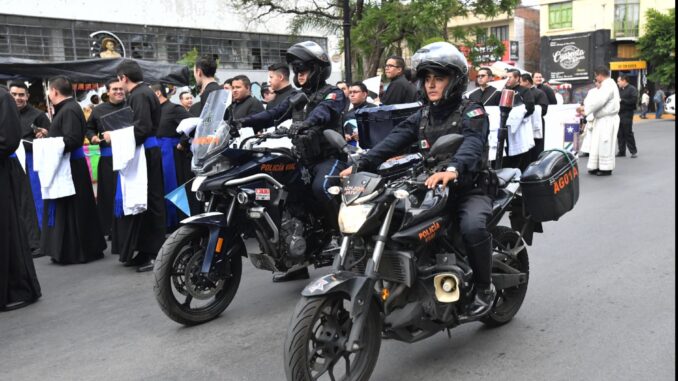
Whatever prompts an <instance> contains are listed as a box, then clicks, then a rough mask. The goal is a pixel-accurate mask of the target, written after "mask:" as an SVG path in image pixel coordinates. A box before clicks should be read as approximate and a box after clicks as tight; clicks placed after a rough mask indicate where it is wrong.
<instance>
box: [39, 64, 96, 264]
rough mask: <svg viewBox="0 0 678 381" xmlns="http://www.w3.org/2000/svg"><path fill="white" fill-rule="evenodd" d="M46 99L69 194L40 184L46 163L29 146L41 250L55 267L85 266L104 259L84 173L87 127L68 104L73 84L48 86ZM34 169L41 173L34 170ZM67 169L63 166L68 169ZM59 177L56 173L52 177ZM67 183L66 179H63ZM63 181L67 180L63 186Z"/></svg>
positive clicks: (72, 104)
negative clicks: (36, 178)
mask: <svg viewBox="0 0 678 381" xmlns="http://www.w3.org/2000/svg"><path fill="white" fill-rule="evenodd" d="M49 99H50V101H52V104H54V111H55V114H54V120H53V121H52V126H51V128H50V129H49V132H48V135H47V137H48V138H61V139H62V140H63V158H62V160H68V161H69V162H70V168H68V167H67V168H66V169H67V170H68V169H70V174H71V178H72V181H71V183H72V186H73V187H74V191H73V192H72V193H71V192H65V193H62V192H61V190H62V189H66V187H65V186H64V185H65V183H58V182H57V181H56V179H55V180H53V181H52V182H51V183H49V184H46V183H45V182H43V181H42V179H43V173H42V172H41V171H42V170H48V169H49V168H43V167H47V164H55V163H48V162H46V161H41V160H40V159H39V157H38V152H36V151H39V150H38V148H39V147H38V145H39V144H38V143H42V140H49V139H37V140H35V141H34V147H33V148H34V154H35V156H33V159H34V160H35V161H36V162H35V163H33V164H34V167H35V168H36V171H38V174H39V175H40V184H41V187H42V198H43V200H44V212H43V218H42V237H41V244H40V246H41V247H42V251H43V252H44V253H45V255H48V256H50V257H51V258H52V262H55V263H59V264H72V263H85V262H90V261H93V260H95V259H100V258H102V257H103V256H104V250H105V249H106V241H105V240H104V233H103V230H102V229H101V223H100V222H99V215H98V213H97V209H96V201H95V200H94V190H93V189H92V179H91V177H90V174H89V169H88V168H87V161H86V159H85V152H84V151H83V148H82V143H83V141H84V140H85V131H86V130H87V124H86V122H85V115H84V114H83V112H82V108H81V107H80V105H79V104H78V102H76V101H75V99H73V85H72V84H71V82H70V81H69V80H68V79H67V78H66V77H62V76H58V77H54V78H52V79H50V81H49ZM35 164H38V166H39V167H40V169H38V166H36V165H35ZM67 165H68V164H67ZM57 175H58V174H57ZM65 180H69V179H67V178H66V179H65ZM66 182H67V181H66Z"/></svg>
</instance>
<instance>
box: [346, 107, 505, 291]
mask: <svg viewBox="0 0 678 381" xmlns="http://www.w3.org/2000/svg"><path fill="white" fill-rule="evenodd" d="M426 107H428V110H427V109H425V108H424V109H422V110H419V111H417V112H416V113H415V114H413V115H412V116H410V117H409V118H408V119H406V120H405V121H403V122H402V123H400V124H398V125H397V126H396V127H395V128H394V129H393V130H392V131H391V132H390V134H389V135H388V136H387V137H386V138H385V139H384V140H383V141H382V142H380V143H379V144H377V146H375V147H374V148H372V149H371V150H370V151H368V152H367V154H366V155H365V156H363V157H362V158H361V159H360V161H359V163H358V167H359V169H360V170H374V169H375V168H376V167H377V166H378V165H379V164H381V163H382V162H384V161H385V160H386V159H388V158H390V157H393V156H395V155H398V154H400V153H402V152H403V151H404V150H405V149H407V148H408V147H410V146H411V145H412V144H413V143H415V142H416V143H419V144H418V145H419V147H431V146H433V144H434V143H435V141H436V140H437V139H438V138H440V137H441V136H443V135H447V134H452V133H460V134H462V135H463V136H464V142H463V143H462V144H461V146H460V147H459V149H458V151H457V153H456V154H455V155H454V156H452V157H451V158H449V159H447V160H446V161H445V162H444V163H442V165H441V167H442V168H445V167H447V166H453V167H455V168H456V170H457V172H458V173H459V178H458V180H457V186H456V188H455V193H454V195H455V196H454V197H455V201H454V204H455V207H456V213H457V218H458V222H459V230H460V233H461V235H462V238H463V240H464V243H465V244H466V248H467V254H468V258H469V261H470V262H471V266H472V267H473V269H474V273H475V278H476V283H477V284H479V285H481V286H485V285H487V286H489V284H490V282H491V256H490V255H488V253H489V252H491V246H490V245H491V235H490V233H489V232H488V231H487V222H488V221H489V219H490V217H491V214H492V197H491V196H489V195H488V194H487V192H486V190H485V189H484V187H483V186H482V185H480V184H479V182H480V180H479V175H480V173H481V171H483V170H484V169H486V168H487V150H488V141H487V138H488V135H489V119H488V117H487V113H486V112H485V110H484V108H483V106H482V105H480V104H478V103H474V102H472V103H469V104H468V105H466V104H464V105H459V104H458V103H456V104H452V105H446V106H426ZM455 113H456V114H457V115H456V116H455V115H454V114H455ZM423 118H427V119H428V120H424V121H422V119H423ZM427 149H428V148H422V150H427Z"/></svg>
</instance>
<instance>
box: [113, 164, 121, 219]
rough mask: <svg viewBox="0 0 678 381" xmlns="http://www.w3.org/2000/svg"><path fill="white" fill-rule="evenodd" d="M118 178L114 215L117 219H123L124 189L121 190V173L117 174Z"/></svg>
mask: <svg viewBox="0 0 678 381" xmlns="http://www.w3.org/2000/svg"><path fill="white" fill-rule="evenodd" d="M116 176H117V178H118V181H117V185H116V187H115V199H114V200H113V214H114V215H115V218H122V217H123V210H122V188H120V171H118V172H116Z"/></svg>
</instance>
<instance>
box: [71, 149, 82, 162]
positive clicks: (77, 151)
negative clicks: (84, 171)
mask: <svg viewBox="0 0 678 381" xmlns="http://www.w3.org/2000/svg"><path fill="white" fill-rule="evenodd" d="M84 158H85V150H84V149H83V148H82V147H80V148H76V149H74V150H73V151H72V152H71V160H78V159H84Z"/></svg>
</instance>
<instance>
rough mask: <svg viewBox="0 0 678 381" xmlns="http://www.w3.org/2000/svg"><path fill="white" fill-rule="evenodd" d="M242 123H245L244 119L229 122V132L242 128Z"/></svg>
mask: <svg viewBox="0 0 678 381" xmlns="http://www.w3.org/2000/svg"><path fill="white" fill-rule="evenodd" d="M244 121H245V119H233V120H232V121H231V131H232V130H234V129H235V130H239V129H241V128H242V127H243V124H244V123H243V122H244Z"/></svg>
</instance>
